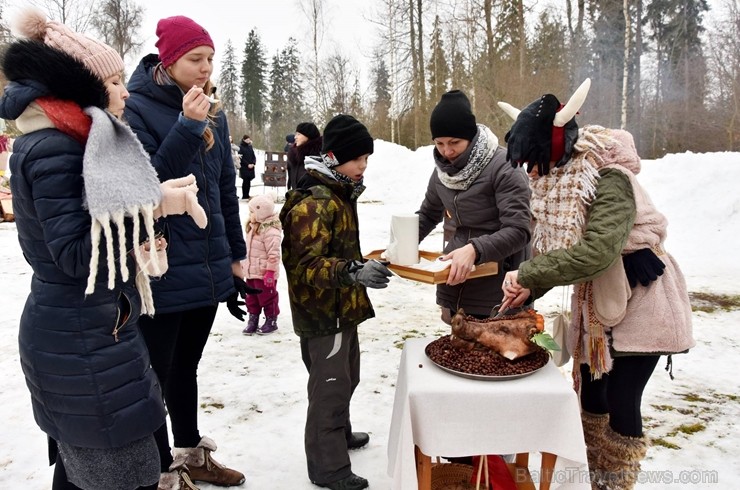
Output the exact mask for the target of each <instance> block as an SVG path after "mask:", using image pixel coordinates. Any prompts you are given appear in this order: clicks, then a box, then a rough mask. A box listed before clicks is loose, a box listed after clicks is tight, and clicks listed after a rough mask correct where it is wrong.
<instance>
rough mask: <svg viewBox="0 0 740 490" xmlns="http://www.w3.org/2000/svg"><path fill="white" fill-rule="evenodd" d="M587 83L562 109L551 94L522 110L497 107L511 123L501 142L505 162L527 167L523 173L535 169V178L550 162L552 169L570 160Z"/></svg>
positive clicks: (547, 170) (543, 171) (500, 105)
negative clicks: (504, 149) (577, 115)
mask: <svg viewBox="0 0 740 490" xmlns="http://www.w3.org/2000/svg"><path fill="white" fill-rule="evenodd" d="M590 87H591V80H590V79H588V78H587V79H586V80H585V81H584V82H583V83H582V84H581V86H580V87H578V89H577V90H576V91H575V92H574V93H573V95H572V96H571V98H570V99H569V100H568V103H567V104H565V105H563V104H561V103H560V101H558V99H557V97H555V96H554V95H553V94H545V95H542V96H540V97H538V98H537V99H536V100H534V101H533V102H532V103H530V104H529V105H528V106H526V107H525V108H523V109H521V110H520V109H517V108H516V107H514V106H512V105H511V104H508V103H506V102H499V103H498V106H499V107H500V108H501V109H502V110H503V111H504V112H505V113H506V114H507V115H508V116H509V117H511V118H512V119H513V120H514V124H513V125H512V126H511V129H510V130H509V132H508V133H506V136H505V138H504V140H505V141H506V143H507V144H508V146H507V150H506V158H507V160H508V161H509V162H511V164H512V165H513V166H518V165H521V164H524V163H527V172H531V171H532V169H533V168H535V166H536V167H537V169H538V173H539V175H547V174H548V173H549V171H550V166H551V162H555V166H556V167H560V166H562V165H565V164H566V163H567V161H568V160H569V159H570V156H571V154H572V152H573V147H574V144H575V142H576V140H577V139H578V125H577V124H576V122H575V115H576V114H577V113H578V111H579V109H580V108H581V106H582V105H583V103H584V101H585V100H586V95H588V90H589V88H590Z"/></svg>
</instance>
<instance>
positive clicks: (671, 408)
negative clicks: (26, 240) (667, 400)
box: [652, 405, 676, 412]
mask: <svg viewBox="0 0 740 490" xmlns="http://www.w3.org/2000/svg"><path fill="white" fill-rule="evenodd" d="M652 407H653V408H654V409H656V410H660V411H661V412H672V411H674V410H675V409H676V407H674V406H672V405H653V406H652Z"/></svg>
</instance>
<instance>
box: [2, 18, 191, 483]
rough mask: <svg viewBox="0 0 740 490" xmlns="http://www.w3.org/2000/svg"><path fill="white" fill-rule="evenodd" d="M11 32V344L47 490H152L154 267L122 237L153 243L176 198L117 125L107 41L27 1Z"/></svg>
mask: <svg viewBox="0 0 740 490" xmlns="http://www.w3.org/2000/svg"><path fill="white" fill-rule="evenodd" d="M13 30H14V32H15V33H16V34H17V35H19V38H20V39H18V40H17V41H14V42H12V43H10V44H9V45H7V46H6V47H5V50H4V53H3V57H2V60H1V61H0V70H1V71H2V75H3V77H4V78H5V79H7V80H8V81H9V83H8V84H7V85H6V86H5V87H4V93H3V96H2V97H0V117H2V118H4V119H10V120H14V121H15V123H16V127H17V128H18V130H19V131H20V132H21V133H22V134H21V136H19V137H18V138H17V140H16V142H15V152H14V153H13V155H12V156H11V158H10V166H11V168H12V169H13V178H12V179H11V187H12V190H13V203H14V211H15V218H16V225H17V231H18V240H19V242H20V246H21V248H22V250H23V255H24V257H25V258H26V260H27V261H28V263H29V265H30V266H31V268H32V270H33V277H32V280H31V290H30V292H29V295H28V300H27V301H26V305H25V307H24V310H23V314H22V316H21V319H20V325H19V333H18V346H19V357H20V361H21V366H22V367H23V373H24V375H25V378H26V383H27V385H28V388H29V391H30V393H31V405H32V407H33V416H34V418H35V420H36V423H37V424H38V426H39V427H40V428H41V430H43V431H44V432H45V433H46V434H47V436H48V438H49V460H50V464H54V465H55V468H54V481H53V484H52V489H53V490H74V489H86V490H134V489H141V488H144V489H150V490H154V489H156V488H157V486H158V482H159V476H160V464H159V461H160V458H159V452H158V447H157V444H156V441H155V439H156V436H155V434H156V433H157V431H161V430H164V431H165V432H166V430H167V427H166V425H165V410H164V404H163V403H162V397H161V390H160V386H159V382H158V380H157V377H156V375H155V373H154V371H153V370H152V369H151V367H150V364H149V357H148V353H147V348H146V345H145V343H144V339H143V338H142V335H141V332H140V331H139V326H138V321H139V318H140V316H141V315H145V314H151V313H153V310H152V295H151V290H150V289H149V277H148V276H149V273H148V271H149V266H150V265H151V266H152V267H153V268H154V269H157V270H158V271H159V272H163V270H164V264H162V267H161V268H160V267H159V265H160V263H159V262H156V261H155V262H156V264H153V263H151V262H149V261H148V260H147V258H146V253H145V252H144V251H143V248H144V247H143V246H142V247H139V246H133V245H132V244H139V243H142V242H144V243H146V241H147V240H149V239H151V241H152V242H155V243H161V242H160V241H159V240H158V239H155V234H154V219H155V218H156V217H157V216H158V215H163V214H170V213H182V212H184V211H185V209H184V208H183V207H178V203H184V202H186V201H187V199H186V198H185V197H184V195H183V194H180V195H179V196H178V198H176V199H174V201H177V202H174V201H173V200H172V199H169V197H170V196H172V194H171V193H170V190H169V189H167V186H169V185H170V184H171V183H170V184H160V182H159V179H158V178H157V174H156V172H155V171H154V169H153V168H152V167H151V163H150V162H149V155H148V154H147V153H146V152H145V151H144V150H143V148H142V147H141V144H140V143H139V141H138V140H137V138H136V136H135V135H134V134H133V133H132V132H131V130H130V129H129V128H128V127H127V126H126V125H125V124H123V123H122V122H121V121H120V120H119V118H120V116H121V115H122V113H123V109H124V104H125V100H126V98H127V97H128V92H127V90H126V88H125V86H124V85H123V80H122V77H123V69H124V64H123V60H122V59H121V57H120V56H119V55H118V53H117V52H116V51H115V50H114V49H113V48H111V47H110V46H107V45H106V44H104V43H101V42H98V41H96V40H94V39H91V38H88V37H86V36H83V35H82V34H78V33H76V32H74V31H72V30H71V29H69V28H68V27H66V26H65V25H64V24H60V23H58V22H54V21H50V20H47V18H46V16H45V15H44V14H43V13H42V12H40V11H38V10H35V9H27V10H24V11H23V12H21V13H20V14H19V16H18V18H17V19H15V22H14V25H13ZM191 190H192V191H193V192H191V196H192V198H193V199H192V200H191V201H190V202H191V203H192V202H193V201H194V197H195V194H194V191H195V189H194V188H191ZM182 191H183V192H184V193H187V192H188V190H186V189H183V190H182ZM196 206H197V204H196ZM191 209H195V208H191ZM201 211H202V210H201ZM142 224H143V226H142ZM149 243H151V242H149ZM128 250H132V253H128V252H127V251H128ZM151 255H153V256H154V255H156V254H151ZM152 270H153V269H152ZM12 483H15V484H17V485H18V486H20V487H24V484H23V483H21V482H12ZM11 486H12V485H11Z"/></svg>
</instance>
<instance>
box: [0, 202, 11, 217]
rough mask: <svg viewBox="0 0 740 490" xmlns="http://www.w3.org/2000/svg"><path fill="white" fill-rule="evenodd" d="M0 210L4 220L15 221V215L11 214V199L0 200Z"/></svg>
mask: <svg viewBox="0 0 740 490" xmlns="http://www.w3.org/2000/svg"><path fill="white" fill-rule="evenodd" d="M0 211H2V217H3V220H4V221H15V215H14V214H13V201H12V200H11V199H2V200H0Z"/></svg>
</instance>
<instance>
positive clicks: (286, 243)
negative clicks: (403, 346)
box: [280, 170, 375, 338]
mask: <svg viewBox="0 0 740 490" xmlns="http://www.w3.org/2000/svg"><path fill="white" fill-rule="evenodd" d="M307 177H308V178H311V181H312V184H314V185H311V186H310V187H309V186H306V187H304V188H301V189H295V190H292V191H290V192H288V194H287V197H286V202H285V204H284V205H283V207H282V209H281V211H280V221H281V223H282V225H283V243H282V252H283V265H284V266H285V271H286V275H287V279H288V296H289V298H290V309H291V312H292V314H293V329H294V330H295V333H296V334H297V335H298V336H299V337H303V338H311V337H322V336H325V335H333V334H335V333H338V332H341V331H344V330H347V329H348V328H351V327H354V326H356V325H359V324H360V323H362V322H363V321H365V320H367V319H368V318H373V317H374V316H375V312H374V311H373V307H372V305H371V304H370V298H369V297H368V295H367V291H366V290H365V286H363V285H361V284H359V283H355V282H354V281H353V280H352V279H351V278H350V276H349V274H348V272H347V270H346V266H347V263H348V262H349V261H352V260H362V253H361V252H360V234H359V229H358V221H357V201H356V199H350V196H351V194H352V190H353V187H352V186H351V185H348V184H342V183H340V182H337V181H334V180H331V179H330V178H328V177H326V176H323V175H321V174H319V173H318V172H316V171H314V170H310V171H309V174H308V176H307Z"/></svg>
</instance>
